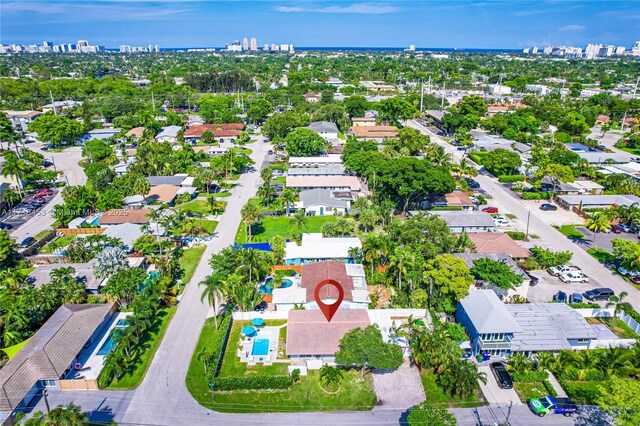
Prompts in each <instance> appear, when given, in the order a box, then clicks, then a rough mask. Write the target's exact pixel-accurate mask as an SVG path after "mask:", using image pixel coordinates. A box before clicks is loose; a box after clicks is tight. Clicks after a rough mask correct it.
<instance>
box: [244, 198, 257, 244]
mask: <svg viewBox="0 0 640 426" xmlns="http://www.w3.org/2000/svg"><path fill="white" fill-rule="evenodd" d="M240 216H241V217H242V221H243V222H244V223H245V224H246V225H247V228H246V229H247V232H248V238H247V241H249V242H251V227H252V226H253V224H254V223H256V222H257V221H258V219H259V218H260V211H259V210H258V208H257V207H256V206H255V205H254V204H251V203H247V204H245V205H244V207H243V208H242V210H240Z"/></svg>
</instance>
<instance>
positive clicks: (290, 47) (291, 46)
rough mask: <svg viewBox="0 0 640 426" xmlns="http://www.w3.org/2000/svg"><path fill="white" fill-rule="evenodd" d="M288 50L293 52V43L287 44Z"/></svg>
mask: <svg viewBox="0 0 640 426" xmlns="http://www.w3.org/2000/svg"><path fill="white" fill-rule="evenodd" d="M289 52H292V53H293V43H291V44H290V45H289Z"/></svg>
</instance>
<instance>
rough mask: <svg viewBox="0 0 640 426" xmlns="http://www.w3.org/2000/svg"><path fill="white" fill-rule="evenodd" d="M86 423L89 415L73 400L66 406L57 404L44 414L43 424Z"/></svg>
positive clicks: (76, 424) (72, 424) (67, 424)
mask: <svg viewBox="0 0 640 426" xmlns="http://www.w3.org/2000/svg"><path fill="white" fill-rule="evenodd" d="M88 423H89V417H88V416H87V415H86V414H85V413H83V412H82V408H80V406H79V405H75V404H74V403H73V402H70V403H69V404H67V405H66V406H63V405H59V406H58V407H56V408H54V409H53V410H51V411H50V412H49V413H47V414H46V415H45V416H44V424H47V425H58V426H62V425H64V426H83V425H86V424H88Z"/></svg>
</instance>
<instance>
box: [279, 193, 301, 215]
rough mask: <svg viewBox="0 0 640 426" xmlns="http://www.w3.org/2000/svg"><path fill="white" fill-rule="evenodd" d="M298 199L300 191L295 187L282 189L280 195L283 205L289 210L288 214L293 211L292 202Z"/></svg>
mask: <svg viewBox="0 0 640 426" xmlns="http://www.w3.org/2000/svg"><path fill="white" fill-rule="evenodd" d="M297 199H298V192H297V191H296V190H294V189H291V188H287V189H285V190H284V191H282V194H281V195H280V200H281V201H282V204H283V206H284V207H285V209H286V210H287V216H289V214H290V213H291V204H293V203H294V202H295V201H296V200H297Z"/></svg>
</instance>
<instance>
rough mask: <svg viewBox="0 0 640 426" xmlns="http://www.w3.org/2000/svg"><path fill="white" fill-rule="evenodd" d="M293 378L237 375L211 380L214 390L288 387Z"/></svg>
mask: <svg viewBox="0 0 640 426" xmlns="http://www.w3.org/2000/svg"><path fill="white" fill-rule="evenodd" d="M292 384H293V380H292V379H291V377H289V376H237V377H216V378H215V379H214V380H213V390H215V391H236V390H258V389H289V388H290V387H291V385H292Z"/></svg>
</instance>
